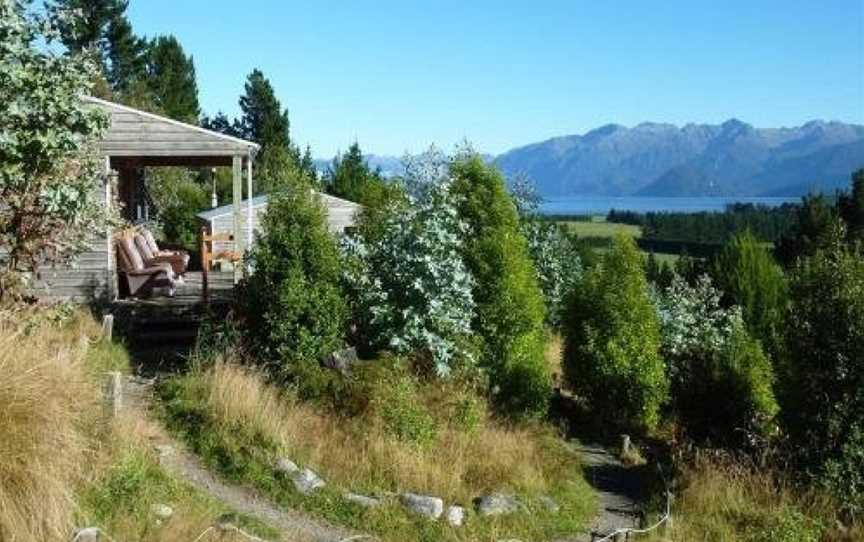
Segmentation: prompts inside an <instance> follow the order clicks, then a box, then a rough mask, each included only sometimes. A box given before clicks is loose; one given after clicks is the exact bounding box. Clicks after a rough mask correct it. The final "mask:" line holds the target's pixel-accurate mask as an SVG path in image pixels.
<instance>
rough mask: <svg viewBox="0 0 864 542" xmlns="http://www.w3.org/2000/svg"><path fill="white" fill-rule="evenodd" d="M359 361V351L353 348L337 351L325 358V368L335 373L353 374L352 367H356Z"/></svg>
mask: <svg viewBox="0 0 864 542" xmlns="http://www.w3.org/2000/svg"><path fill="white" fill-rule="evenodd" d="M359 361H360V358H359V357H358V356H357V349H356V348H354V347H351V348H346V349H344V350H337V351H336V352H333V353H332V354H330V355H329V356H327V357H325V358H324V366H325V367H327V368H329V369H333V370H334V371H338V372H339V373H342V374H343V375H347V374H348V373H350V372H351V367H352V366H353V365H356V364H357V363H358V362H359Z"/></svg>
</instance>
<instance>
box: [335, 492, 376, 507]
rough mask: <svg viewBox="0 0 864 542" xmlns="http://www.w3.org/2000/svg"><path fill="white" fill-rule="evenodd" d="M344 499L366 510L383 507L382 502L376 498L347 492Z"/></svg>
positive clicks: (343, 495) (343, 496)
mask: <svg viewBox="0 0 864 542" xmlns="http://www.w3.org/2000/svg"><path fill="white" fill-rule="evenodd" d="M342 498H343V499H345V500H346V501H348V502H353V503H354V504H359V505H360V506H362V507H364V508H375V507H377V506H381V501H380V500H378V499H376V498H374V497H367V496H366V495H360V494H358V493H351V492H345V493H343V494H342Z"/></svg>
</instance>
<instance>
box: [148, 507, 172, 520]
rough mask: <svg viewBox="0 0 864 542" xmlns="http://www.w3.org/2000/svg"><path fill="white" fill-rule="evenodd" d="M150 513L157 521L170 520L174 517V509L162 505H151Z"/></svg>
mask: <svg viewBox="0 0 864 542" xmlns="http://www.w3.org/2000/svg"><path fill="white" fill-rule="evenodd" d="M150 511H151V512H153V515H154V516H156V517H157V518H159V519H170V518H171V516H173V515H174V509H173V508H171V507H170V506H168V505H167V504H162V503H158V504H154V505H152V506H151V507H150Z"/></svg>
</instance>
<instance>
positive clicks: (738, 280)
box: [712, 231, 787, 357]
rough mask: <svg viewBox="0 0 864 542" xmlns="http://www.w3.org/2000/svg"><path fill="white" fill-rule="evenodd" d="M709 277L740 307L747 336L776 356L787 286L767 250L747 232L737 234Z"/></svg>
mask: <svg viewBox="0 0 864 542" xmlns="http://www.w3.org/2000/svg"><path fill="white" fill-rule="evenodd" d="M712 278H713V279H714V283H715V284H717V286H718V288H720V290H722V291H723V292H724V293H725V294H726V296H727V297H728V299H727V302H728V304H730V305H737V306H739V307H741V310H742V313H743V316H744V322H745V323H746V324H747V329H748V330H749V331H750V333H751V334H752V335H753V336H754V337H756V338H757V339H759V340H760V341H762V344H763V345H764V346H765V348H766V350H767V351H768V352H770V353H771V354H772V355H774V356H775V357H776V356H777V355H778V354H779V348H780V345H781V344H782V339H781V335H782V328H783V319H784V316H785V309H786V300H787V285H786V278H785V276H784V274H783V269H781V268H780V266H779V265H777V263H776V262H775V261H774V257H773V256H772V255H771V253H770V252H769V250H768V248H767V247H765V246H764V245H763V244H760V243H759V241H757V240H756V238H755V237H753V235H752V234H751V233H750V232H749V231H745V232H744V233H740V234H738V235H736V236H735V237H733V238H732V239H731V240H730V241H729V242H728V243H726V244H725V245H724V246H723V250H721V251H720V254H719V255H718V256H717V259H716V260H715V261H714V265H713V268H712Z"/></svg>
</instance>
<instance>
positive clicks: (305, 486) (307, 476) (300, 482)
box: [291, 469, 325, 495]
mask: <svg viewBox="0 0 864 542" xmlns="http://www.w3.org/2000/svg"><path fill="white" fill-rule="evenodd" d="M291 481H292V482H294V487H296V488H297V491H299V492H300V493H302V494H304V495H308V494H309V493H312V492H313V491H315V490H316V489H319V488H322V487H324V486H325V484H324V480H322V479H321V478H320V477H319V476H318V475H317V474H315V472H314V471H312V470H311V469H303V470H301V471H297V472H295V473H293V474H292V475H291Z"/></svg>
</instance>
